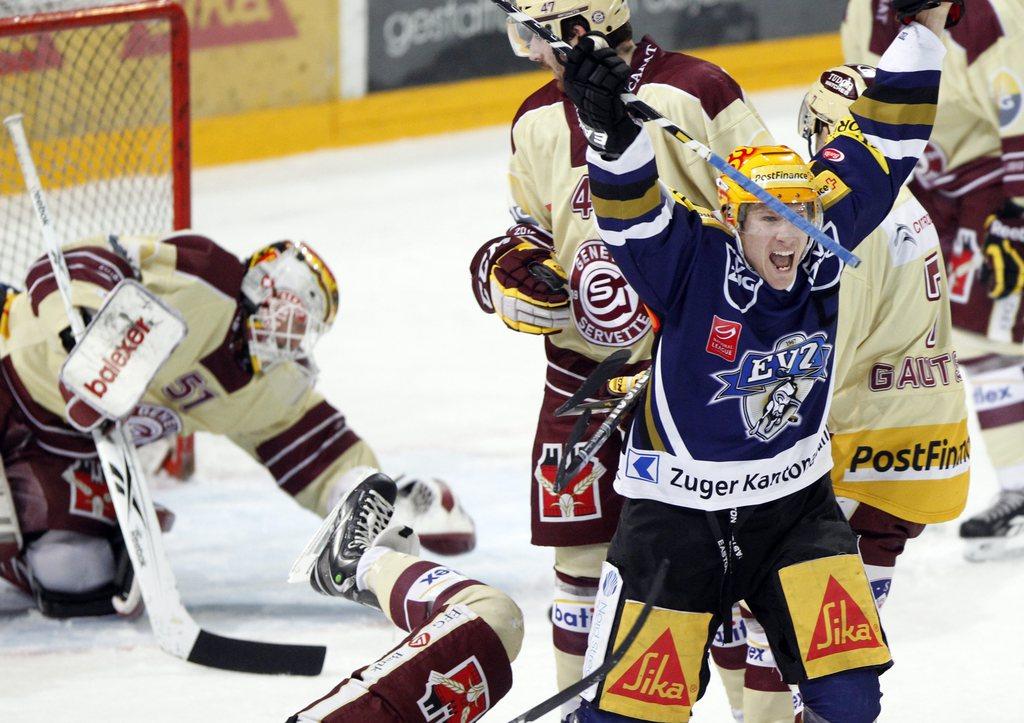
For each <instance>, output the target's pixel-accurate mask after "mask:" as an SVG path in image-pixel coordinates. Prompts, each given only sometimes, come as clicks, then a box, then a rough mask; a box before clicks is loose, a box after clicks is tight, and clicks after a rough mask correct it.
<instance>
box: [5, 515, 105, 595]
mask: <svg viewBox="0 0 1024 723" xmlns="http://www.w3.org/2000/svg"><path fill="white" fill-rule="evenodd" d="M25 561H26V563H27V564H28V568H29V571H30V573H31V575H32V580H33V585H34V587H38V588H43V589H45V590H47V591H50V592H52V593H61V594H71V595H74V594H78V593H85V592H89V591H92V590H96V589H97V588H99V587H101V586H103V585H107V584H109V583H112V582H113V580H114V576H115V574H116V572H117V561H116V559H115V556H114V550H113V548H112V547H111V545H110V541H109V540H107V539H105V538H102V537H95V536H92V535H83V534H81V533H79V532H71V531H69V530H50V531H49V532H45V533H43V535H42V536H40V537H39V538H38V539H36V540H33V541H32V542H30V543H29V544H28V545H27V546H26V549H25Z"/></svg>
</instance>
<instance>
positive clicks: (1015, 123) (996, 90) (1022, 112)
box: [841, 0, 1024, 199]
mask: <svg viewBox="0 0 1024 723" xmlns="http://www.w3.org/2000/svg"><path fill="white" fill-rule="evenodd" d="M898 29H899V25H898V24H897V21H896V20H894V19H893V15H892V12H891V2H890V1H889V0H850V3H849V5H848V6H847V9H846V19H845V20H844V21H843V25H842V30H841V35H842V41H843V55H844V56H845V58H846V62H848V63H870V64H872V65H875V64H877V62H878V58H879V56H880V55H881V53H882V52H883V51H884V50H885V48H887V47H888V45H889V43H890V42H891V41H892V39H893V37H895V35H896V33H897V32H898ZM943 42H944V43H945V45H946V49H947V51H948V52H947V54H946V59H945V61H944V62H943V66H942V83H941V85H940V89H939V108H938V113H937V115H936V118H935V128H934V130H933V131H932V135H931V139H930V140H929V142H928V148H927V150H926V151H925V156H924V158H923V159H922V162H921V164H920V165H919V166H918V169H917V173H916V180H917V181H918V182H919V183H920V184H921V186H923V187H924V188H925V189H927V190H929V191H935V192H939V193H941V194H942V195H943V196H945V197H947V198H952V199H955V198H962V197H963V196H965V195H966V194H969V193H971V192H972V191H975V190H977V189H979V188H986V187H989V186H993V185H1000V184H1001V185H1002V186H1003V187H1004V193H1003V196H1004V197H1005V198H1013V197H1017V198H1021V199H1024V3H1022V2H1021V0H971V2H969V3H968V4H967V8H966V12H965V13H964V17H963V19H962V20H961V21H960V23H959V24H957V25H956V26H955V27H953V28H951V29H950V30H949V32H947V33H945V34H944V37H943Z"/></svg>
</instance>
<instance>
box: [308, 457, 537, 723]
mask: <svg viewBox="0 0 1024 723" xmlns="http://www.w3.org/2000/svg"><path fill="white" fill-rule="evenodd" d="M362 474H363V477H362V479H361V481H359V482H358V483H357V484H356V485H355V487H353V488H352V490H351V491H350V492H349V494H348V496H347V497H345V498H343V499H342V500H341V501H340V502H339V503H338V505H337V507H336V508H335V509H334V510H333V511H332V512H331V513H329V514H328V516H327V518H326V519H325V520H324V524H323V526H322V527H321V532H322V533H325V534H324V535H323V539H322V540H321V541H320V544H319V546H318V548H317V549H314V550H313V554H314V555H315V556H316V563H315V565H314V566H313V569H312V572H311V576H310V583H311V584H312V586H313V589H314V590H316V591H317V592H320V593H322V594H324V595H335V596H339V597H344V598H346V599H349V600H353V601H355V602H359V603H361V604H363V605H368V606H370V607H375V608H378V609H381V610H383V612H384V615H385V616H386V617H387V618H388V620H390V621H391V622H393V623H394V624H395V625H397V626H398V627H400V628H402V629H403V630H407V631H409V635H408V636H407V637H406V638H405V639H404V640H402V642H400V643H399V644H398V645H397V646H396V647H394V648H392V649H391V650H390V651H388V652H387V653H385V654H384V655H383V656H382V657H381V658H379V659H378V660H377V661H376V662H374V663H371V664H370V665H367V666H365V667H363V668H360V669H358V670H356V671H355V672H354V673H352V675H351V676H350V677H349V678H346V679H345V680H343V681H342V682H341V683H339V684H338V685H337V686H335V687H334V688H333V689H332V690H331V691H330V692H329V693H328V694H327V695H325V696H324V697H322V698H319V699H318V700H316V701H315V702H313V703H311V704H310V705H309V706H307V707H306V708H304V709H303V710H302V711H300V712H299V713H297V714H296V715H295V716H293V717H292V718H290V719H289V721H290V722H291V721H324V722H325V723H333V722H335V721H337V722H338V723H341V722H342V721H349V722H353V723H354V722H355V721H366V722H367V723H369V722H370V721H372V722H373V723H407V722H408V721H455V722H459V723H470V721H476V720H478V719H479V718H480V717H481V716H482V715H484V714H485V713H486V712H487V711H488V710H490V709H491V708H493V707H494V705H495V703H497V702H498V701H499V700H501V698H502V697H504V696H505V694H506V693H507V692H508V691H509V688H511V686H512V667H511V663H512V661H514V660H515V659H516V656H517V655H518V654H519V649H520V647H521V645H522V641H523V615H522V613H521V612H520V610H519V608H518V606H517V605H516V604H515V603H514V602H513V601H512V600H511V598H509V597H508V596H507V595H505V594H504V593H502V592H500V591H499V590H496V589H494V588H492V587H490V586H488V585H484V584H483V583H481V582H478V581H477V580H471V579H468V578H466V577H464V576H463V575H461V574H460V573H458V572H456V571H455V570H452V569H451V568H448V567H444V566H442V565H438V564H436V563H433V562H428V561H426V560H422V559H420V558H419V557H417V556H416V554H417V548H418V544H417V542H416V536H415V534H414V533H413V532H412V531H411V530H410V529H409V528H408V527H390V528H389V527H388V524H389V522H390V520H391V514H392V505H393V503H394V500H395V495H396V489H395V483H394V482H392V481H391V480H390V479H389V478H388V477H386V476H385V475H383V474H380V473H378V472H377V471H376V470H372V469H364V470H363V471H362ZM321 532H318V533H317V535H318V536H319V535H320V534H321ZM314 539H316V537H314Z"/></svg>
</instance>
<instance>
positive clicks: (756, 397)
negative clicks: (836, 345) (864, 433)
mask: <svg viewBox="0 0 1024 723" xmlns="http://www.w3.org/2000/svg"><path fill="white" fill-rule="evenodd" d="M827 341H828V338H827V337H826V336H825V334H823V333H820V332H819V333H817V334H814V335H813V336H810V337H808V336H806V335H805V334H802V333H797V334H792V335H790V336H787V337H784V338H782V339H779V340H778V341H777V342H775V348H774V349H772V350H771V351H766V352H764V351H748V352H747V353H746V354H744V355H743V359H742V360H741V361H740V365H739V367H737V368H735V369H730V370H729V371H725V372H717V373H716V374H714V377H715V378H716V379H717V380H718V381H719V382H720V383H721V384H722V388H721V389H720V390H719V391H718V394H717V395H716V396H715V398H714V399H712V400H711V401H712V403H714V402H721V401H725V400H728V399H736V400H737V401H739V403H740V409H741V410H742V412H743V419H744V421H745V423H746V426H747V436H748V437H756V438H758V439H761V440H763V441H765V442H767V441H768V440H770V439H772V438H773V437H775V436H776V435H777V434H778V433H779V432H781V431H782V430H783V429H785V428H786V427H788V426H789V425H791V424H799V423H800V414H799V409H800V405H801V404H802V403H803V400H804V399H805V398H806V396H807V393H808V392H809V391H810V389H811V387H812V386H813V385H814V383H815V382H819V381H825V380H826V379H827V377H828V358H829V354H831V353H832V345H831V344H827V343H826V342H827Z"/></svg>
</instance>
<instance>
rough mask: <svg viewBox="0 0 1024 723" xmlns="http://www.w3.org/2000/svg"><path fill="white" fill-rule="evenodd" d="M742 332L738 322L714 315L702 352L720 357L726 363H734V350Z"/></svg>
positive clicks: (741, 325)
mask: <svg viewBox="0 0 1024 723" xmlns="http://www.w3.org/2000/svg"><path fill="white" fill-rule="evenodd" d="M742 331H743V324H740V323H739V322H738V321H729V320H728V319H722V318H721V317H719V316H718V315H715V316H714V317H713V318H712V319H711V331H710V332H709V333H708V343H707V346H706V347H704V350H705V351H706V352H707V353H708V354H714V355H715V356H720V357H722V358H723V359H725V360H726V361H727V362H732V361H736V349H737V347H738V346H739V343H740V333H742Z"/></svg>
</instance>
